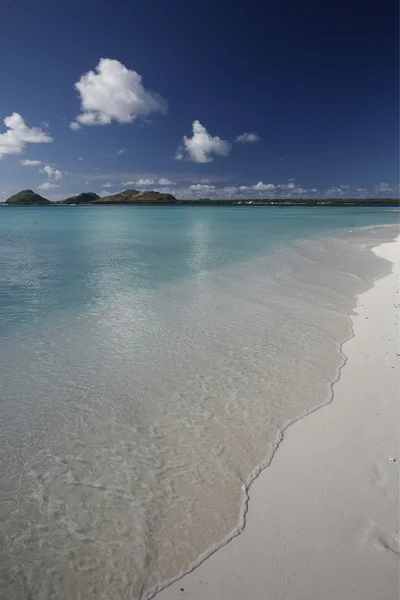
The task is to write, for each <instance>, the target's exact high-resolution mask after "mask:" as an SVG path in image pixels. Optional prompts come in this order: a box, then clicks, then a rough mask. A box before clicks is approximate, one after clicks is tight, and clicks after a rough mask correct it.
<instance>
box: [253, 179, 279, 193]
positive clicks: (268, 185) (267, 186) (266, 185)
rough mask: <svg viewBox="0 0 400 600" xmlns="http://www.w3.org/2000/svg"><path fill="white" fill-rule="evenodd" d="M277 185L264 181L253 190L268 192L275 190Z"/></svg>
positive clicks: (254, 186)
mask: <svg viewBox="0 0 400 600" xmlns="http://www.w3.org/2000/svg"><path fill="white" fill-rule="evenodd" d="M275 187H276V186H275V185H274V184H273V183H263V182H262V181H259V182H258V183H256V184H255V185H253V190H259V191H266V190H269V191H271V190H274V189H275Z"/></svg>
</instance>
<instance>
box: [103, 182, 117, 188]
mask: <svg viewBox="0 0 400 600" xmlns="http://www.w3.org/2000/svg"><path fill="white" fill-rule="evenodd" d="M113 185H114V184H113V183H111V181H107V182H106V183H103V185H102V186H101V187H103V188H110V187H113Z"/></svg>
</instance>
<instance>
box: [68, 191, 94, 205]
mask: <svg viewBox="0 0 400 600" xmlns="http://www.w3.org/2000/svg"><path fill="white" fill-rule="evenodd" d="M98 198H100V196H98V195H97V194H95V193H94V192H82V193H81V194H77V195H76V196H70V197H69V198H65V200H61V202H59V203H58V204H91V203H92V202H94V201H95V200H97V199H98Z"/></svg>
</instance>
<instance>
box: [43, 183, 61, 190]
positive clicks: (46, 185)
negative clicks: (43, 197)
mask: <svg viewBox="0 0 400 600" xmlns="http://www.w3.org/2000/svg"><path fill="white" fill-rule="evenodd" d="M56 187H58V185H57V184H56V183H51V182H50V181H45V182H44V183H41V184H40V185H39V188H40V189H41V190H52V189H53V188H56Z"/></svg>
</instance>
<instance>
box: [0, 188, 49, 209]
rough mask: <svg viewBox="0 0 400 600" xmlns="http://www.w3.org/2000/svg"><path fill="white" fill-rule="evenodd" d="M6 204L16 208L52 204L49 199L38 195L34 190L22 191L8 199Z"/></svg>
mask: <svg viewBox="0 0 400 600" xmlns="http://www.w3.org/2000/svg"><path fill="white" fill-rule="evenodd" d="M5 204H10V205H14V206H38V205H45V204H52V203H51V202H50V200H47V198H43V196H40V194H36V192H34V191H33V190H22V191H21V192H18V194H14V195H13V196H10V198H7V200H6V201H5Z"/></svg>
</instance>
